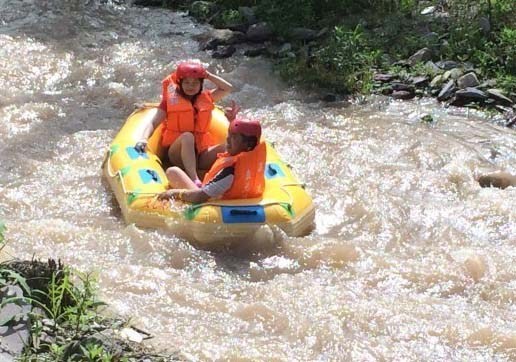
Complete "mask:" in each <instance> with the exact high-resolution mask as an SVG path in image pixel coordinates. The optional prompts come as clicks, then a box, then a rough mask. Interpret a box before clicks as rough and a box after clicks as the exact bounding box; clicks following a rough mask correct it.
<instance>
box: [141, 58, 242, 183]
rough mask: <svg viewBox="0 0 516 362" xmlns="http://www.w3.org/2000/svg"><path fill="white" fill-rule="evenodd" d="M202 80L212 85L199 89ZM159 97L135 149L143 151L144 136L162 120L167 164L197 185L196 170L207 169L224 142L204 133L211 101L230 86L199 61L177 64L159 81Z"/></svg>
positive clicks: (144, 146)
mask: <svg viewBox="0 0 516 362" xmlns="http://www.w3.org/2000/svg"><path fill="white" fill-rule="evenodd" d="M204 80H209V81H210V82H212V83H213V84H215V86H216V88H215V89H212V90H203V83H204ZM162 85H163V90H162V100H161V103H160V105H159V107H158V112H157V113H156V115H155V116H154V117H153V118H152V119H151V120H150V122H149V123H148V124H147V125H146V126H145V127H144V128H143V129H142V133H141V136H140V139H141V140H140V141H139V142H137V143H136V145H135V148H136V149H138V150H141V151H142V152H143V151H145V148H146V147H147V139H148V138H149V137H150V135H151V134H152V132H154V129H155V128H156V127H157V126H158V125H159V124H161V123H162V122H164V128H163V132H162V136H161V145H162V146H163V147H166V148H168V152H167V154H168V158H169V160H170V163H171V164H172V165H174V166H178V167H180V168H182V169H183V170H185V172H186V174H187V175H188V177H189V178H190V179H191V180H192V182H194V183H195V184H196V185H197V186H201V184H202V183H201V181H200V180H199V177H198V175H197V169H198V168H199V169H208V168H209V167H210V166H211V165H212V164H213V162H214V161H215V158H216V157H217V154H218V153H219V152H224V145H219V144H217V143H216V142H215V140H214V139H213V138H212V136H211V135H210V133H209V132H208V130H209V128H210V122H211V112H212V110H213V109H214V107H215V102H217V101H219V100H221V99H222V98H223V97H225V96H226V95H228V94H229V93H230V92H231V91H232V89H233V86H232V85H231V84H230V83H228V82H227V81H225V80H224V79H222V78H221V77H219V76H216V75H214V74H212V73H210V72H208V71H207V70H206V69H205V68H204V67H203V66H202V64H200V63H196V62H192V61H188V62H182V63H180V64H179V65H178V66H177V68H176V70H175V71H174V72H173V73H172V74H170V75H169V76H168V77H166V78H165V79H164V80H163V82H162Z"/></svg>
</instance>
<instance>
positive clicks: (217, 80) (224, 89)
mask: <svg viewBox="0 0 516 362" xmlns="http://www.w3.org/2000/svg"><path fill="white" fill-rule="evenodd" d="M205 79H208V80H209V81H210V82H212V83H213V84H215V86H216V87H217V88H216V89H214V90H213V91H212V92H211V97H212V98H213V101H214V102H217V101H220V100H221V99H222V98H224V97H225V96H227V95H228V94H229V93H231V91H232V90H233V85H232V84H231V83H229V82H228V81H226V80H224V79H222V78H221V77H219V76H218V75H215V74H213V73H210V72H208V71H206V78H205Z"/></svg>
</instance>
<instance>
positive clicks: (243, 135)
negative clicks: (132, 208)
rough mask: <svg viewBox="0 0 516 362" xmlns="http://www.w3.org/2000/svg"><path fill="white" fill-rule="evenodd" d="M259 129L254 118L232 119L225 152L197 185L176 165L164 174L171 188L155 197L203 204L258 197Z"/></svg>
mask: <svg viewBox="0 0 516 362" xmlns="http://www.w3.org/2000/svg"><path fill="white" fill-rule="evenodd" d="M261 133H262V128H261V125H260V122H259V121H257V120H250V119H246V118H236V119H235V120H233V121H231V123H230V125H229V129H228V136H227V140H226V150H227V151H226V152H225V153H220V154H218V155H217V160H216V161H215V163H214V164H213V166H212V167H211V169H210V170H209V171H208V172H207V173H206V175H205V176H204V181H203V182H202V185H201V187H198V186H197V185H196V184H195V183H194V182H192V180H191V179H190V178H189V177H188V175H187V174H186V173H185V172H184V171H183V170H181V169H180V168H178V167H170V168H168V169H167V171H166V174H167V178H168V180H169V182H170V186H171V187H172V189H171V190H168V191H165V192H163V193H161V194H159V195H158V200H169V199H174V200H181V201H186V202H190V203H195V204H197V203H203V202H206V201H208V200H209V199H247V198H255V197H260V196H261V195H262V194H263V189H264V186H265V177H264V169H265V161H266V146H265V143H264V142H260V137H261Z"/></svg>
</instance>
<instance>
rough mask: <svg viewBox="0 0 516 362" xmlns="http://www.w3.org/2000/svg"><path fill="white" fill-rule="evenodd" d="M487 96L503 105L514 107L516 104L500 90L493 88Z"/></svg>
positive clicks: (488, 91)
mask: <svg viewBox="0 0 516 362" xmlns="http://www.w3.org/2000/svg"><path fill="white" fill-rule="evenodd" d="M486 93H487V95H488V96H489V97H491V98H493V99H494V100H495V101H497V102H498V103H501V104H503V105H508V106H509V105H512V104H514V102H513V101H512V100H511V99H510V98H508V97H506V96H505V95H504V94H503V92H502V91H501V90H500V89H495V88H491V89H488V90H487V91H486Z"/></svg>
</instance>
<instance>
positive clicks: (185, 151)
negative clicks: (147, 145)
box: [168, 132, 199, 180]
mask: <svg viewBox="0 0 516 362" xmlns="http://www.w3.org/2000/svg"><path fill="white" fill-rule="evenodd" d="M168 158H169V160H170V162H171V163H172V165H174V166H178V167H180V168H182V169H184V170H185V172H186V174H187V175H188V177H190V179H192V180H197V179H198V178H199V177H198V176H197V160H196V157H195V139H194V136H193V134H192V133H190V132H185V133H183V134H181V136H179V137H178V138H177V139H176V140H175V141H174V143H172V145H171V146H170V148H169V149H168Z"/></svg>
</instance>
